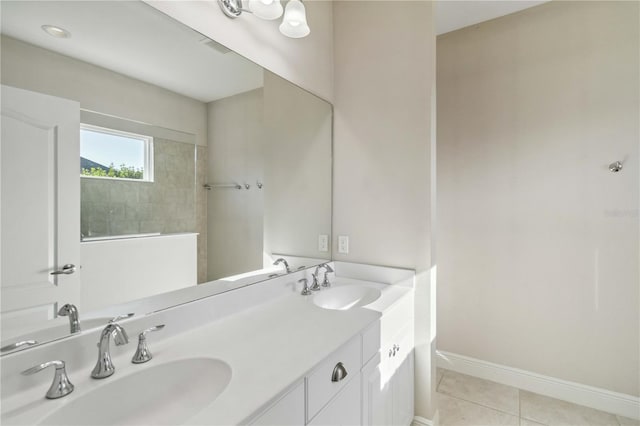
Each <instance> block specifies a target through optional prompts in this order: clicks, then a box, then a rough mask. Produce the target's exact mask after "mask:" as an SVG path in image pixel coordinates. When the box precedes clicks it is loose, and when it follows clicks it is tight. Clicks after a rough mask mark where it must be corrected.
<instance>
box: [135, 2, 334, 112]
mask: <svg viewBox="0 0 640 426" xmlns="http://www.w3.org/2000/svg"><path fill="white" fill-rule="evenodd" d="M146 3H149V4H150V5H151V6H153V7H155V8H157V9H158V10H160V11H162V12H164V13H166V14H168V15H170V16H172V17H173V18H175V19H177V20H179V21H181V22H183V23H184V24H186V25H188V26H190V27H191V28H193V29H195V30H196V31H199V32H200V33H202V34H204V35H206V36H207V37H210V38H211V39H213V40H215V41H217V42H218V43H221V44H223V45H224V46H226V47H228V48H230V49H232V50H234V51H235V52H237V53H239V54H240V55H243V56H245V57H246V58H248V59H250V60H252V61H254V62H255V63H257V64H258V65H260V66H262V67H264V68H266V69H267V70H269V71H272V72H274V73H276V74H278V75H279V76H281V77H283V78H285V79H287V80H289V81H291V82H293V83H294V84H297V85H299V86H300V87H304V88H305V89H306V90H309V91H310V92H312V93H314V94H316V95H318V96H320V97H321V98H323V99H327V100H329V101H331V99H332V97H333V30H332V8H333V2H331V1H325V0H308V1H306V2H305V3H304V4H305V6H306V9H307V20H308V23H309V27H310V28H311V33H310V34H309V35H308V36H307V37H305V38H301V39H292V38H288V37H285V36H284V35H282V34H281V33H280V31H279V30H278V25H279V21H264V20H262V19H259V18H256V17H255V16H252V15H251V14H249V13H244V14H242V15H241V16H240V17H238V18H236V19H230V18H228V17H227V16H226V15H224V14H223V13H222V11H221V10H220V7H219V6H218V2H216V1H197V0H196V1H189V0H187V1H158V0H146ZM283 4H284V2H283Z"/></svg>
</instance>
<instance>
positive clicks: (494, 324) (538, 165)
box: [437, 1, 640, 396]
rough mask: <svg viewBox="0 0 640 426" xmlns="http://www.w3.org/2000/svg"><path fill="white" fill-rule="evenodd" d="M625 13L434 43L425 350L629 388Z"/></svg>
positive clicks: (634, 147)
mask: <svg viewBox="0 0 640 426" xmlns="http://www.w3.org/2000/svg"><path fill="white" fill-rule="evenodd" d="M638 5H639V4H638V2H561V1H554V2H551V3H547V4H544V5H542V6H539V7H535V8H532V9H529V10H526V11H524V12H521V13H518V14H515V15H511V16H507V17H504V18H500V19H497V20H494V21H490V22H486V23H484V24H480V25H477V26H474V27H470V28H467V29H463V30H460V31H456V32H453V33H449V34H447V35H445V36H442V37H439V38H438V42H437V49H438V53H437V63H438V70H437V81H438V82H437V90H438V123H437V126H438V232H439V234H438V278H439V280H438V281H439V282H438V284H439V286H438V349H440V350H445V351H450V352H454V353H458V354H462V355H466V356H470V357H475V358H479V359H482V360H486V361H490V362H494V363H498V364H503V365H507V366H511V367H516V368H521V369H525V370H530V371H534V372H536V373H540V374H544V375H549V376H553V377H557V378H560V379H565V380H570V381H575V382H579V383H583V384H587V385H592V386H597V387H601V388H605V389H609V390H613V391H617V392H623V393H626V394H631V395H636V396H637V395H639V394H640V384H639V379H640V370H639V368H640V367H639V366H640V358H639V353H638V352H639V347H640V341H639V338H640V337H639V336H640V328H639V323H640V318H639V306H640V300H639V299H638V292H639V282H640V280H639V271H638V259H639V254H640V253H639V250H638V232H639V226H638V211H639V210H638V207H639V205H638V193H639V189H640V188H639V182H640V174H639V173H638V167H639V164H638V155H639V152H638V137H639V124H638V117H639V113H640V110H639V84H638V80H639V77H638V76H639V75H640V74H639V72H640V69H639V66H638V55H639V48H640V45H639V36H640V34H639V32H638V17H639V10H638ZM615 160H622V161H624V162H625V165H624V169H623V170H622V172H620V173H617V174H613V173H610V172H609V171H608V169H607V165H608V164H609V163H611V162H613V161H615Z"/></svg>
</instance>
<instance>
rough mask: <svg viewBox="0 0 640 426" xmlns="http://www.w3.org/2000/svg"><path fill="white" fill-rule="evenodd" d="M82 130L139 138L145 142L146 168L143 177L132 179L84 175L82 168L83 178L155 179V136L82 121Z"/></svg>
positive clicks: (140, 180)
mask: <svg viewBox="0 0 640 426" xmlns="http://www.w3.org/2000/svg"><path fill="white" fill-rule="evenodd" d="M80 130H81V131H82V130H88V131H91V132H95V133H103V134H107V135H112V136H120V137H125V138H129V139H139V140H141V141H142V142H143V143H144V152H143V154H144V166H143V167H144V168H143V170H142V179H131V178H119V177H110V176H88V175H83V174H82V170H81V171H80V177H81V178H89V179H110V180H116V181H128V182H151V183H153V181H154V167H153V166H154V161H153V151H154V150H153V139H154V138H153V136H150V135H142V134H139V133H133V132H126V131H124V130H118V129H113V128H109V127H102V126H96V125H93V124H87V123H80ZM80 146H81V147H82V138H81V140H80ZM79 157H80V158H81V157H82V148H81V149H80V156H79Z"/></svg>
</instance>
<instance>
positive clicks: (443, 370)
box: [436, 368, 447, 392]
mask: <svg viewBox="0 0 640 426" xmlns="http://www.w3.org/2000/svg"><path fill="white" fill-rule="evenodd" d="M441 370H442V376H440V380H438V383H437V384H436V392H438V388H439V387H440V383H442V380H443V379H444V375H445V374H446V373H445V372H446V371H447V370H445V369H444V368H442V369H441ZM436 377H438V371H437V370H436Z"/></svg>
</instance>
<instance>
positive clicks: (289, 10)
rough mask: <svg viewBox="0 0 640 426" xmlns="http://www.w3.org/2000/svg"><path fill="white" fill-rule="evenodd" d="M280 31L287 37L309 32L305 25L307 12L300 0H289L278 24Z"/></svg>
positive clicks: (298, 36)
mask: <svg viewBox="0 0 640 426" xmlns="http://www.w3.org/2000/svg"><path fill="white" fill-rule="evenodd" d="M280 32H281V33H282V34H284V35H286V36H287V37H291V38H301V37H306V36H307V35H309V33H310V32H311V31H310V30H309V25H307V12H306V10H305V8H304V4H302V2H301V1H300V0H289V3H287V7H286V8H285V10H284V18H282V24H280Z"/></svg>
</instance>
